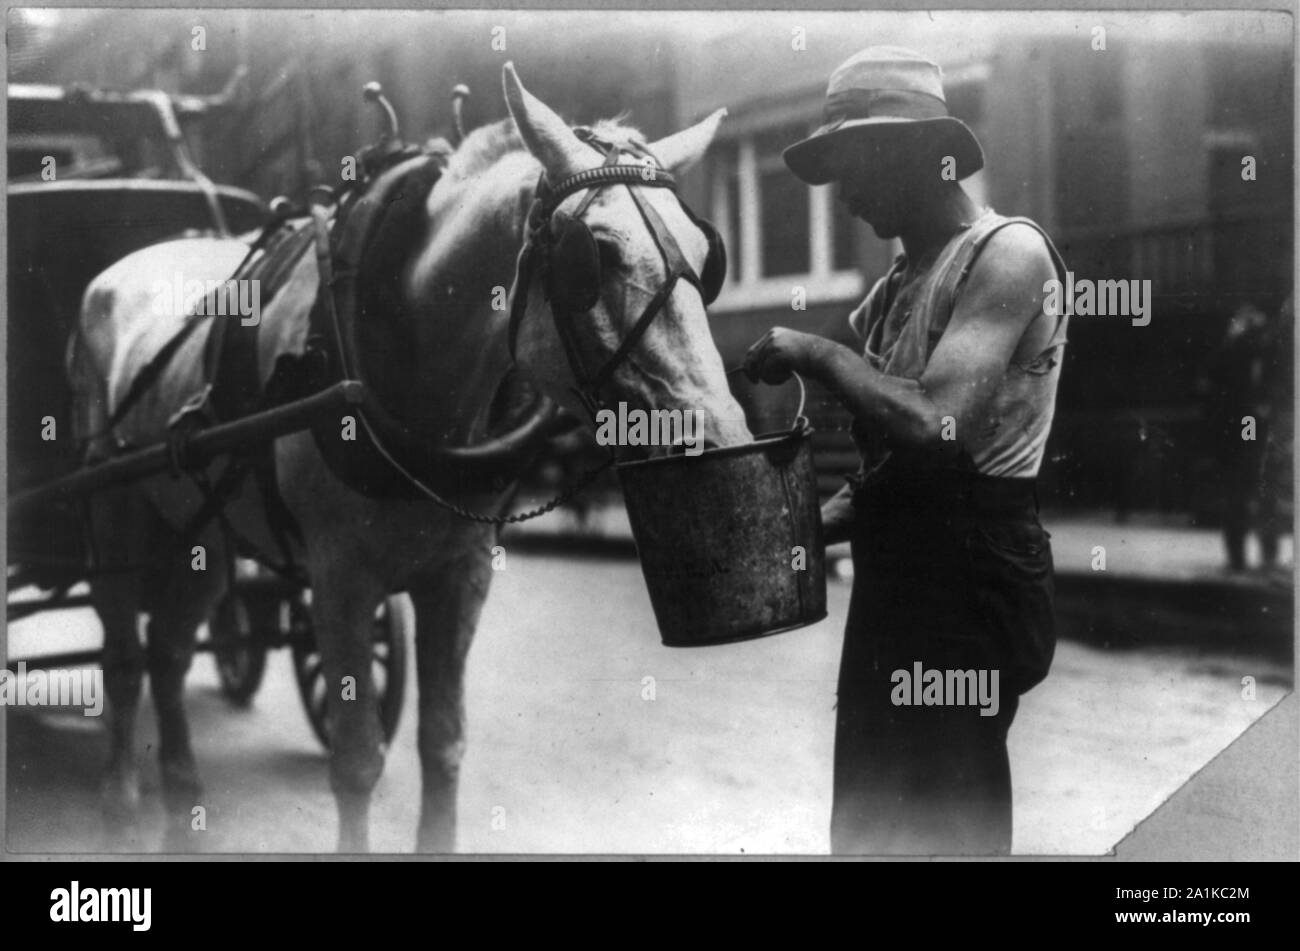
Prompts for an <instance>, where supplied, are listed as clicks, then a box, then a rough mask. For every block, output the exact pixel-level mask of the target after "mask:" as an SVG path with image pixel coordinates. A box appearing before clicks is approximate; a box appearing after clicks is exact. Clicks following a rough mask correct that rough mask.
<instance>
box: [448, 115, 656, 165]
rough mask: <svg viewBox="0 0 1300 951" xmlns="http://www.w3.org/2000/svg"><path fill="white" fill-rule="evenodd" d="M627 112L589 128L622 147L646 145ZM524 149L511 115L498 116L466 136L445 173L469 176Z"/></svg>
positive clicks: (450, 160) (642, 146)
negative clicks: (498, 117)
mask: <svg viewBox="0 0 1300 951" xmlns="http://www.w3.org/2000/svg"><path fill="white" fill-rule="evenodd" d="M626 118H627V114H626V113H624V114H621V115H618V116H615V117H614V118H613V119H601V120H600V121H598V122H596V123H594V124H592V126H591V129H592V130H593V131H595V132H596V134H597V135H599V136H600V137H601V138H602V139H605V140H606V141H608V142H612V143H614V144H615V145H620V146H623V147H633V146H636V147H640V148H644V147H645V146H646V144H647V143H646V141H645V137H644V136H643V135H642V134H641V131H640V130H639V129H636V128H634V127H633V126H630V125H627V123H626V121H625V120H626ZM522 151H525V147H524V141H523V139H521V138H520V137H519V129H518V128H517V127H516V126H515V122H514V120H513V119H509V118H507V119H501V120H500V121H498V122H493V123H490V124H488V125H485V126H479V127H478V128H477V129H475V130H474V131H473V132H470V133H469V134H468V135H466V136H465V140H464V141H463V142H462V143H461V144H460V147H459V148H457V149H456V151H454V152H452V153H451V156H450V158H449V159H448V161H447V169H446V172H445V174H446V175H448V176H449V177H451V178H472V177H474V176H475V175H478V174H481V173H483V172H485V171H487V170H488V169H490V168H491V167H492V166H493V165H495V164H496V163H497V162H499V161H501V160H502V159H503V158H505V157H506V156H507V155H512V154H514V153H516V152H522Z"/></svg>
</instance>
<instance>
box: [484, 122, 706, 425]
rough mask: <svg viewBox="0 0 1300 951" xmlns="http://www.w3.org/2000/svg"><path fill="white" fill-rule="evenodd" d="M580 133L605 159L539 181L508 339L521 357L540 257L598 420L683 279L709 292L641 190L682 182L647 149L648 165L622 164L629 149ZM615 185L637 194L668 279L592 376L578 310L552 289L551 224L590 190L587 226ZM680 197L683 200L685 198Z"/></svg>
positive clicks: (582, 393) (555, 313)
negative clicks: (613, 382)
mask: <svg viewBox="0 0 1300 951" xmlns="http://www.w3.org/2000/svg"><path fill="white" fill-rule="evenodd" d="M574 133H575V134H576V135H577V136H578V137H579V138H580V139H582V141H584V142H586V143H587V144H588V145H591V146H592V147H594V148H596V149H598V150H601V151H604V152H605V163H604V164H603V165H600V166H597V167H595V168H589V169H584V170H583V171H580V172H575V173H573V174H572V175H569V176H567V177H566V178H563V179H561V180H560V181H559V182H558V183H557V184H556V185H554V186H553V187H551V186H549V185H548V183H547V181H546V176H545V173H543V175H542V177H541V179H540V180H539V182H538V187H537V197H536V199H535V201H534V202H533V207H532V209H531V211H530V212H529V218H528V224H529V232H528V238H527V241H526V242H525V244H524V247H523V250H522V251H521V252H520V255H519V263H518V266H517V268H516V274H515V294H514V299H513V301H512V303H511V309H510V325H509V331H508V338H507V339H508V341H509V345H510V357H511V359H512V360H515V359H516V356H515V343H516V338H517V337H518V334H519V325H520V323H521V322H522V321H523V317H524V314H525V312H526V311H527V308H528V292H529V288H530V286H531V284H532V278H533V272H534V270H535V269H536V268H537V267H538V264H539V261H538V259H539V256H540V257H541V262H540V264H541V267H543V268H545V269H546V270H545V271H544V274H545V275H546V281H545V284H546V287H547V298H548V300H549V302H550V304H551V315H552V317H553V318H554V320H555V326H556V330H557V331H558V333H559V336H560V341H561V343H562V344H563V346H564V350H565V355H566V356H567V358H568V361H569V366H570V369H571V370H572V372H573V375H574V379H575V380H576V382H577V386H576V387H573V388H571V389H572V390H573V392H574V393H575V394H576V395H577V396H578V398H579V400H581V402H582V404H583V406H584V407H585V408H586V409H587V411H588V412H589V413H591V415H592V416H593V418H594V417H595V414H596V411H597V410H598V409H599V408H600V406H601V405H602V403H601V399H600V390H601V389H602V387H604V386H605V385H606V384H607V383H608V382H609V381H610V379H611V378H612V377H613V375H614V372H615V371H616V370H617V369H618V367H619V366H620V365H622V363H623V362H624V361H625V360H626V359H627V358H628V356H629V355H630V354H631V352H632V350H633V349H634V348H635V347H636V345H637V344H638V343H640V341H641V338H642V337H644V336H645V333H646V331H647V330H648V329H649V328H650V324H651V323H652V322H653V321H654V319H655V317H656V316H658V314H659V312H660V311H661V310H663V308H664V305H665V304H666V303H667V302H668V300H669V298H670V297H671V296H672V293H673V290H674V289H675V288H676V286H677V282H678V281H680V280H685V281H687V282H688V283H690V284H692V285H694V286H695V288H696V289H697V290H699V291H700V294H701V296H702V297H703V296H704V294H705V292H704V288H703V286H702V284H701V281H700V276H699V275H698V274H697V273H696V272H695V269H694V268H693V267H691V265H690V263H689V262H688V261H687V260H686V257H685V255H683V254H682V250H681V247H680V246H679V245H678V244H677V241H676V239H675V238H674V237H673V236H672V233H671V232H670V231H669V230H668V227H667V226H666V225H665V224H664V221H663V219H662V218H661V217H660V215H659V213H658V212H657V211H655V210H654V208H653V207H651V205H650V204H649V203H648V202H646V201H645V199H644V198H643V197H642V196H641V195H640V194H639V192H638V189H639V188H667V189H670V190H672V191H673V192H674V193H676V191H677V180H676V179H675V178H674V177H673V176H672V175H671V174H670V173H669V172H667V171H664V170H663V169H661V168H658V167H656V164H657V163H656V164H652V163H654V159H653V156H651V155H650V154H649V152H644V153H642V154H643V158H645V159H649V161H646V162H644V164H631V163H626V162H620V161H619V156H620V155H621V154H622V153H623V151H624V148H623V147H620V146H618V145H615V144H613V143H610V142H606V141H604V140H602V139H600V138H599V137H598V136H597V135H596V134H595V133H594V132H592V131H591V130H589V129H585V128H577V129H574ZM628 151H629V152H630V151H631V150H628ZM633 154H635V153H633ZM611 185H623V186H625V187H626V188H627V190H628V193H629V194H630V195H631V196H632V200H633V202H634V203H635V204H636V208H637V211H638V212H639V213H640V215H641V220H642V221H643V222H645V225H646V227H647V228H648V229H649V231H650V235H651V237H652V238H653V239H654V242H655V246H656V247H657V248H658V249H659V256H660V258H661V259H662V260H663V262H664V267H665V269H666V272H667V277H666V278H665V280H664V282H663V283H662V284H660V285H659V288H658V290H657V291H655V294H654V296H653V297H651V298H650V301H649V302H648V303H647V304H646V306H645V309H644V310H643V311H642V312H641V316H640V317H638V318H637V321H636V323H635V324H634V325H633V327H632V330H631V331H630V332H629V333H628V335H627V337H625V338H624V339H623V341H622V342H621V343H620V344H619V345H618V348H617V349H616V350H615V351H614V352H613V353H612V354H611V355H610V356H609V357H608V358H607V359H606V360H605V362H604V363H603V364H602V365H601V367H600V369H598V370H597V371H596V372H595V374H593V375H590V376H589V375H587V373H586V369H585V367H584V365H583V361H582V357H581V354H580V351H579V348H578V342H577V339H576V336H575V334H574V318H575V312H572V311H569V310H566V309H565V308H564V307H563V306H562V304H561V303H560V301H559V300H558V297H559V295H557V294H556V293H554V292H553V290H552V288H553V283H552V282H553V281H554V280H555V279H556V269H555V266H554V262H553V261H552V255H553V250H554V249H553V242H554V238H553V236H552V235H551V222H552V219H553V216H554V215H555V212H556V210H557V209H558V208H559V206H560V204H561V203H562V202H564V200H565V199H567V198H568V197H569V196H571V195H574V194H577V193H578V192H581V191H586V192H587V194H586V195H585V196H584V197H583V199H582V202H581V203H580V204H579V205H578V207H577V208H576V209H575V210H574V211H573V213H572V215H571V216H570V217H571V218H572V220H573V222H574V223H576V224H577V225H579V226H582V227H585V225H582V216H583V214H584V213H585V212H586V210H587V208H588V207H589V206H590V205H591V203H592V201H594V200H595V198H596V196H597V194H599V192H600V190H601V189H603V188H606V187H608V186H611ZM678 201H681V199H680V197H679V198H678ZM682 208H683V210H685V211H686V213H687V215H688V217H690V218H691V220H692V221H695V222H698V220H699V219H697V218H696V217H695V215H694V214H693V213H692V212H691V211H690V209H689V208H687V206H686V204H685V202H682ZM560 279H561V280H562V279H563V275H560Z"/></svg>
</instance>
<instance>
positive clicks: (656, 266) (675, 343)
mask: <svg viewBox="0 0 1300 951" xmlns="http://www.w3.org/2000/svg"><path fill="white" fill-rule="evenodd" d="M504 82H505V94H506V102H507V104H508V105H509V108H510V113H511V115H512V116H513V117H514V120H515V124H516V126H517V127H518V129H519V133H520V136H521V138H522V139H523V141H524V144H525V146H526V147H527V148H528V151H529V152H530V153H531V154H532V155H533V157H534V158H536V159H537V161H538V162H540V163H541V166H542V171H543V173H544V183H543V187H542V188H541V189H540V190H539V194H538V203H537V205H535V206H534V212H533V216H532V220H531V221H530V227H531V228H533V232H532V238H531V240H530V244H529V250H528V251H526V253H525V258H524V259H523V260H524V261H525V262H526V263H525V266H522V267H521V268H520V269H519V273H518V275H517V277H516V281H515V286H514V289H513V292H512V304H513V313H512V327H511V335H512V345H513V346H514V349H515V354H516V361H517V363H518V365H519V367H520V368H521V369H522V370H523V372H524V373H525V374H526V375H527V376H528V377H529V378H530V379H531V380H532V381H533V383H534V384H535V385H536V386H537V387H539V388H540V389H542V390H544V391H545V392H547V393H548V394H549V395H551V396H552V397H553V398H555V399H556V400H558V401H559V402H561V403H562V404H564V405H566V406H568V407H569V408H570V409H572V410H574V411H576V412H578V413H580V414H582V415H584V416H585V415H587V413H588V412H589V411H591V410H592V409H593V408H594V405H595V402H594V401H596V400H599V402H600V403H601V404H603V405H604V406H605V407H608V408H610V409H611V410H615V411H617V409H618V404H619V403H625V404H626V406H627V409H628V410H629V411H636V410H639V411H642V412H652V411H655V410H667V411H673V410H680V411H683V412H684V413H685V412H692V413H693V412H694V411H699V415H695V416H693V418H694V419H695V420H698V421H700V422H702V423H703V427H704V430H703V435H704V440H703V442H704V445H706V446H709V447H716V446H730V445H737V444H741V443H745V442H748V441H750V439H751V436H750V433H749V430H748V428H747V427H746V425H745V418H744V412H743V411H742V410H741V408H740V405H739V404H738V403H737V402H736V400H735V399H734V398H733V397H732V396H731V392H730V390H729V389H728V387H727V378H726V373H725V371H724V369H723V366H722V359H721V357H720V356H719V355H718V351H717V349H716V348H715V346H714V344H713V338H712V335H711V334H710V332H709V327H708V321H707V317H706V314H705V303H706V301H705V299H704V298H705V296H707V295H708V293H709V291H710V290H712V291H713V292H716V289H717V284H718V283H719V282H720V280H721V270H720V269H721V268H722V267H724V266H725V265H724V263H723V261H722V259H721V258H720V255H721V254H722V253H723V252H722V249H721V245H720V242H719V243H717V244H716V246H715V244H714V242H713V241H712V240H711V231H710V229H708V228H707V226H705V225H703V223H701V222H699V221H698V220H697V219H695V218H694V216H692V215H691V214H690V213H689V211H688V210H687V209H686V208H685V206H684V205H683V204H682V203H681V201H680V200H679V199H678V197H677V194H676V192H675V189H674V188H672V187H665V185H668V184H670V183H671V182H672V181H673V179H672V175H673V174H674V173H677V172H680V171H681V170H683V169H685V168H687V167H689V166H690V165H692V164H693V163H694V162H696V161H697V160H698V159H699V158H700V157H701V156H703V154H704V152H705V150H706V149H707V148H708V146H709V144H710V142H711V141H712V140H713V136H714V133H715V132H716V131H717V127H718V123H719V122H720V121H721V118H722V116H723V114H724V112H723V111H721V110H720V111H718V112H717V113H714V114H713V115H712V116H710V117H709V118H707V119H705V120H704V121H703V122H700V123H699V124H698V125H695V126H693V127H691V128H689V129H686V130H684V131H682V132H678V133H676V134H675V135H671V136H668V137H667V138H665V139H662V140H660V141H658V142H654V143H651V144H645V143H643V142H641V140H640V137H639V136H638V135H636V133H635V132H634V131H633V130H629V129H626V128H623V127H621V126H617V125H615V124H613V123H607V124H603V125H601V126H599V127H597V129H596V130H595V132H594V133H590V132H589V133H586V134H584V135H583V137H581V138H580V137H579V134H576V133H575V131H574V130H572V129H570V128H569V126H568V125H567V124H566V123H565V122H564V121H563V120H562V119H561V118H560V117H559V116H558V115H556V113H555V112H554V111H553V110H551V109H550V108H549V107H548V106H547V105H546V104H545V103H543V102H541V100H539V99H537V97H535V96H533V95H532V94H531V93H529V92H528V90H526V89H525V88H524V86H523V84H522V83H521V82H520V81H519V77H518V76H517V75H516V74H515V71H514V68H513V66H511V65H509V64H507V65H506V67H505V72H504ZM611 146H612V147H613V150H612V151H611V148H610V147H611ZM615 163H617V166H622V167H621V168H619V167H617V166H616V165H615ZM611 166H615V167H611ZM665 172H666V173H668V174H666V175H665V174H664V173H665ZM575 176H577V177H576V178H575ZM714 240H716V239H714ZM645 450H646V451H648V453H649V454H650V455H652V456H653V455H661V454H663V453H665V452H667V451H669V450H668V447H666V446H662V445H651V446H646V447H645Z"/></svg>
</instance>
